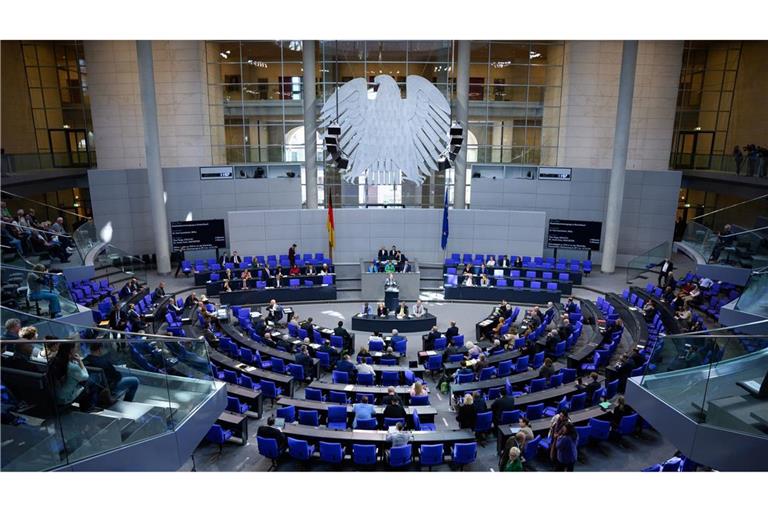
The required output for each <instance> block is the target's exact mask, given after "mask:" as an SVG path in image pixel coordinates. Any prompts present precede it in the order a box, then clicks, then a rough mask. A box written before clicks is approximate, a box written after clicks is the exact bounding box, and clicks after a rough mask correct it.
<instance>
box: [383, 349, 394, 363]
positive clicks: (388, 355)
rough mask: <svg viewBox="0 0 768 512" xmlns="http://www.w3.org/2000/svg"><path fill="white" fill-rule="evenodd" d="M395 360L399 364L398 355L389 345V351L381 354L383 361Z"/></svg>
mask: <svg viewBox="0 0 768 512" xmlns="http://www.w3.org/2000/svg"><path fill="white" fill-rule="evenodd" d="M391 360H394V361H395V364H397V361H398V357H397V356H396V355H395V354H394V352H393V350H392V347H387V351H386V352H385V353H384V354H383V355H382V356H381V361H382V363H383V362H384V361H391Z"/></svg>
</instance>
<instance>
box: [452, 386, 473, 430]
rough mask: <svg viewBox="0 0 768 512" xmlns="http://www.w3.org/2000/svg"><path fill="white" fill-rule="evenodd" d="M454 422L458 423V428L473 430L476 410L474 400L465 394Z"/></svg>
mask: <svg viewBox="0 0 768 512" xmlns="http://www.w3.org/2000/svg"><path fill="white" fill-rule="evenodd" d="M456 420H457V421H458V422H459V428H468V429H474V428H475V423H476V422H477V410H476V409H475V404H474V399H473V398H472V395H471V394H469V393H467V394H466V395H464V403H463V404H462V405H461V407H459V411H458V413H457V414H456Z"/></svg>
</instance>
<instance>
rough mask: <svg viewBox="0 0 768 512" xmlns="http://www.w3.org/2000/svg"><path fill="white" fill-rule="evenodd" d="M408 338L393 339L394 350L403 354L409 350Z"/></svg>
mask: <svg viewBox="0 0 768 512" xmlns="http://www.w3.org/2000/svg"><path fill="white" fill-rule="evenodd" d="M407 347H408V340H406V339H400V340H397V341H394V340H392V350H394V351H395V352H399V353H401V354H405V353H406V352H407V350H408V348H407Z"/></svg>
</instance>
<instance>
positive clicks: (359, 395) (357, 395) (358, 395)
mask: <svg viewBox="0 0 768 512" xmlns="http://www.w3.org/2000/svg"><path fill="white" fill-rule="evenodd" d="M363 398H366V399H367V400H368V403H369V404H372V403H374V401H375V398H374V396H373V393H355V403H356V404H359V403H361V402H362V401H363Z"/></svg>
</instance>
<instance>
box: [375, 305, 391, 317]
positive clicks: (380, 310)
mask: <svg viewBox="0 0 768 512" xmlns="http://www.w3.org/2000/svg"><path fill="white" fill-rule="evenodd" d="M387 315H389V311H387V307H386V306H385V305H384V303H383V302H379V307H378V308H376V316H378V317H385V316H387Z"/></svg>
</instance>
